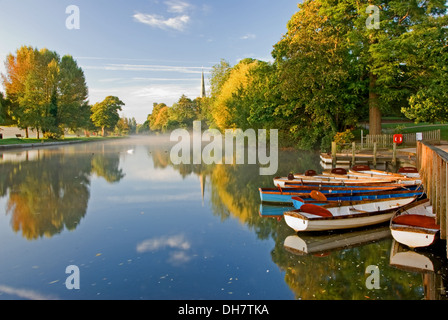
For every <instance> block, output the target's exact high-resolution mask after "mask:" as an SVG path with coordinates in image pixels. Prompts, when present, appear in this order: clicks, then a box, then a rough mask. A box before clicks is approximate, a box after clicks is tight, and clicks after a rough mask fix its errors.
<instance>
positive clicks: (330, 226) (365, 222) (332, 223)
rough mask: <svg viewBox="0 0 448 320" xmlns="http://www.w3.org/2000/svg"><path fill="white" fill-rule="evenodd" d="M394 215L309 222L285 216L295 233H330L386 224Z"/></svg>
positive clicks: (292, 216)
mask: <svg viewBox="0 0 448 320" xmlns="http://www.w3.org/2000/svg"><path fill="white" fill-rule="evenodd" d="M393 215H394V213H393V212H390V213H384V214H377V215H368V216H364V217H351V218H344V219H319V220H308V219H304V218H302V217H297V216H294V215H291V214H286V213H285V214H284V219H285V222H286V224H287V225H288V226H289V227H291V228H292V229H293V230H294V231H296V232H300V231H329V230H341V229H355V228H361V227H366V226H371V225H376V224H381V223H385V222H386V221H389V220H390V219H391V218H392V217H393Z"/></svg>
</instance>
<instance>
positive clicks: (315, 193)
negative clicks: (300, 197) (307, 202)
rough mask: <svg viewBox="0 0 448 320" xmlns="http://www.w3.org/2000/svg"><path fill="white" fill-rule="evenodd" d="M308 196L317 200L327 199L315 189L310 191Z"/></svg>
mask: <svg viewBox="0 0 448 320" xmlns="http://www.w3.org/2000/svg"><path fill="white" fill-rule="evenodd" d="M310 196H311V198H313V199H314V200H317V201H328V199H327V197H326V196H325V195H324V194H323V193H322V192H320V191H317V190H313V191H311V193H310Z"/></svg>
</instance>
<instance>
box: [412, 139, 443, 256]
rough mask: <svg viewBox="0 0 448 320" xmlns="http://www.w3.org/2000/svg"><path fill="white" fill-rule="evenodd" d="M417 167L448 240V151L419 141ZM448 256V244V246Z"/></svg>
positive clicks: (441, 232)
mask: <svg viewBox="0 0 448 320" xmlns="http://www.w3.org/2000/svg"><path fill="white" fill-rule="evenodd" d="M417 168H418V170H419V172H420V177H421V179H422V182H423V185H424V188H425V192H426V195H427V196H428V198H429V199H430V202H431V204H432V206H433V212H434V213H435V214H436V221H437V224H438V225H440V238H441V239H444V240H446V239H447V233H448V220H447V219H448V214H447V210H448V206H447V198H448V187H447V185H448V153H447V152H446V151H444V150H442V149H440V148H437V147H435V146H433V145H431V144H429V143H427V142H418V143H417ZM447 257H448V246H447Z"/></svg>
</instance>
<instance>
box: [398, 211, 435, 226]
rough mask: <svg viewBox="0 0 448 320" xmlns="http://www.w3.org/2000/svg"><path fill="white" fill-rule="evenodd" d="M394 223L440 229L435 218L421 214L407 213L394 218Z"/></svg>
mask: <svg viewBox="0 0 448 320" xmlns="http://www.w3.org/2000/svg"><path fill="white" fill-rule="evenodd" d="M393 223H395V224H401V225H405V226H411V227H422V228H426V229H440V226H439V225H437V224H436V220H435V219H434V218H431V217H428V216H424V215H420V214H405V215H402V216H398V217H396V218H394V219H393Z"/></svg>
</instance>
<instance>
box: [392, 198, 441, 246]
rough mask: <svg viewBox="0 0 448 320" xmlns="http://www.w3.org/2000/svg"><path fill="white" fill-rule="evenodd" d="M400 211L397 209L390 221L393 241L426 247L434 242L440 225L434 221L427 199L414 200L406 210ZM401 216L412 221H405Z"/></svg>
mask: <svg viewBox="0 0 448 320" xmlns="http://www.w3.org/2000/svg"><path fill="white" fill-rule="evenodd" d="M402 211H403V210H398V211H397V212H396V213H395V215H394V217H393V218H392V219H391V223H390V229H391V233H392V237H393V238H394V239H395V241H397V242H399V243H401V244H403V245H406V246H408V247H410V248H423V247H428V246H430V245H432V244H434V242H436V240H437V239H438V235H439V231H440V226H438V225H436V223H435V215H434V214H433V212H432V206H430V204H429V200H428V199H425V200H422V201H419V202H416V203H415V204H414V206H412V208H409V209H408V210H406V212H402ZM403 218H405V219H406V218H408V219H407V220H408V221H409V222H410V221H413V222H412V223H407V222H406V220H403ZM399 219H401V220H399Z"/></svg>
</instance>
